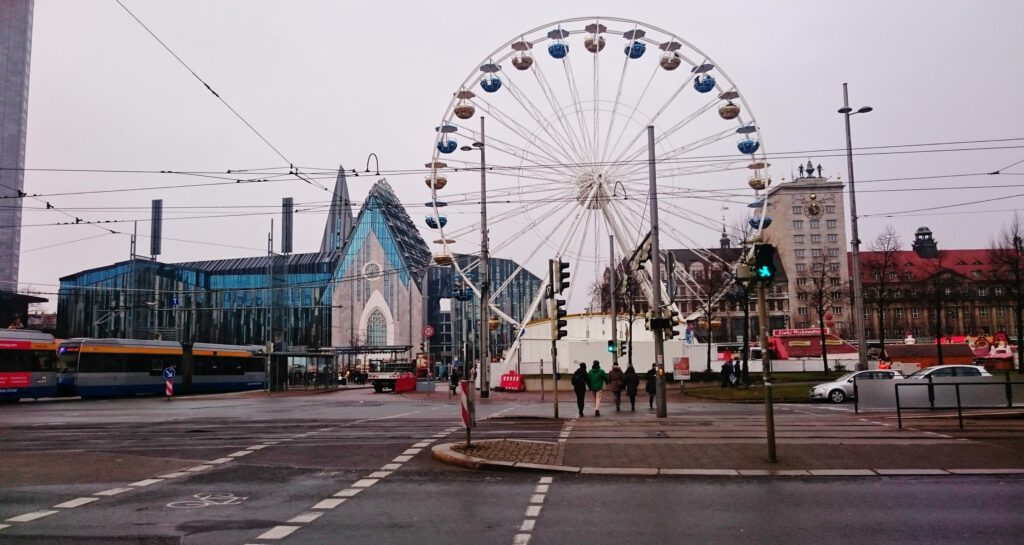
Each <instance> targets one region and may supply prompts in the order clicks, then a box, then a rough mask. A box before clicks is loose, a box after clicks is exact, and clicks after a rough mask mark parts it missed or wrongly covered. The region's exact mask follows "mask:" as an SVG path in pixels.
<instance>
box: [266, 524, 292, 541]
mask: <svg viewBox="0 0 1024 545" xmlns="http://www.w3.org/2000/svg"><path fill="white" fill-rule="evenodd" d="M298 529H299V527H298V526H274V527H273V528H271V529H269V530H267V531H266V532H263V533H262V534H260V536H259V537H257V538H256V539H284V538H286V537H288V536H290V535H291V533H292V532H294V531H295V530H298Z"/></svg>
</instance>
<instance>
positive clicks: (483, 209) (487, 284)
mask: <svg viewBox="0 0 1024 545" xmlns="http://www.w3.org/2000/svg"><path fill="white" fill-rule="evenodd" d="M484 142H485V140H484V117H483V116H480V140H479V141H477V142H473V145H472V146H462V150H463V151H472V150H474V149H477V150H480V397H490V396H491V394H490V385H491V369H490V367H491V366H490V363H491V354H490V346H489V345H490V331H491V328H490V316H489V315H490V312H488V311H489V310H490V309H489V306H490V302H491V293H490V292H491V279H490V276H491V275H490V273H491V269H490V267H491V265H490V259H489V256H488V247H487V159H486V154H485V153H484Z"/></svg>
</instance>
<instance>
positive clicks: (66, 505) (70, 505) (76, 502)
mask: <svg viewBox="0 0 1024 545" xmlns="http://www.w3.org/2000/svg"><path fill="white" fill-rule="evenodd" d="M99 500H100V499H99V498H93V497H91V496H83V497H81V498H75V499H73V500H68V501H66V502H63V503H58V504H57V505H54V506H53V508H54V509H74V508H75V507H81V506H83V505H85V504H87V503H92V502H94V501H99Z"/></svg>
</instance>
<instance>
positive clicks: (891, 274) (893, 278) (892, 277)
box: [885, 272, 896, 280]
mask: <svg viewBox="0 0 1024 545" xmlns="http://www.w3.org/2000/svg"><path fill="white" fill-rule="evenodd" d="M885 277H886V278H888V279H889V280H896V273H894V272H890V273H889V274H887V275H885Z"/></svg>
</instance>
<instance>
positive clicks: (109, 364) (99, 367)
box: [80, 353, 125, 373]
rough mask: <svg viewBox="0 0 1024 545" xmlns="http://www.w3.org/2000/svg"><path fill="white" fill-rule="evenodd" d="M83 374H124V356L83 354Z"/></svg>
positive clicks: (81, 370)
mask: <svg viewBox="0 0 1024 545" xmlns="http://www.w3.org/2000/svg"><path fill="white" fill-rule="evenodd" d="M81 365H82V368H81V369H80V372H82V373H123V372H124V370H125V361H124V356H122V355H120V354H100V353H92V354H82V363H81Z"/></svg>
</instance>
